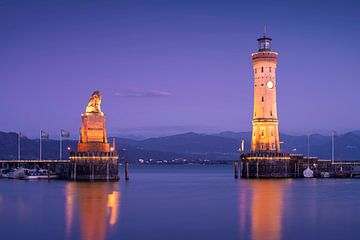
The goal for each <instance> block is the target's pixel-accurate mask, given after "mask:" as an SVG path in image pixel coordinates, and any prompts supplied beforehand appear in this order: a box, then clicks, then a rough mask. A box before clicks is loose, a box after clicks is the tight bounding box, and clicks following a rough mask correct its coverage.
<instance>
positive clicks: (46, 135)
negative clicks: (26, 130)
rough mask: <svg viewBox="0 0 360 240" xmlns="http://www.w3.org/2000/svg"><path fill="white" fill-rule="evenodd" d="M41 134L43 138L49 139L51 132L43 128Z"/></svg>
mask: <svg viewBox="0 0 360 240" xmlns="http://www.w3.org/2000/svg"><path fill="white" fill-rule="evenodd" d="M40 136H41V139H49V133H47V132H45V131H43V130H41V131H40Z"/></svg>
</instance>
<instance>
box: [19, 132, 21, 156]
mask: <svg viewBox="0 0 360 240" xmlns="http://www.w3.org/2000/svg"><path fill="white" fill-rule="evenodd" d="M20 136H21V132H19V133H18V160H20Z"/></svg>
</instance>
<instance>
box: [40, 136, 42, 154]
mask: <svg viewBox="0 0 360 240" xmlns="http://www.w3.org/2000/svg"><path fill="white" fill-rule="evenodd" d="M41 139H42V136H41V130H40V160H41Z"/></svg>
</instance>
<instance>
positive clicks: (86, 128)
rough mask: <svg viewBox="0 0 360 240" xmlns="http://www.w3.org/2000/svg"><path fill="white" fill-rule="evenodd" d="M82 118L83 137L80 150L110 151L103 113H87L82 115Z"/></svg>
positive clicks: (79, 145)
mask: <svg viewBox="0 0 360 240" xmlns="http://www.w3.org/2000/svg"><path fill="white" fill-rule="evenodd" d="M81 120H82V124H81V138H80V142H79V144H78V151H79V152H110V145H109V144H108V142H107V138H106V128H105V116H104V115H103V113H85V114H83V115H82V116H81Z"/></svg>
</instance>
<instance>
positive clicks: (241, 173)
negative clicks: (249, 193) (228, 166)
mask: <svg viewBox="0 0 360 240" xmlns="http://www.w3.org/2000/svg"><path fill="white" fill-rule="evenodd" d="M242 171H243V162H242V161H240V177H243V172H242Z"/></svg>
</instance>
